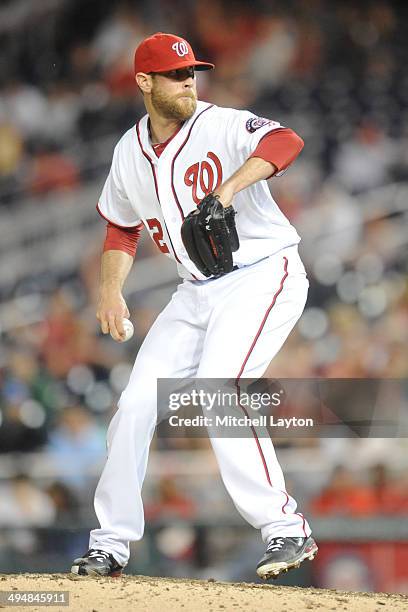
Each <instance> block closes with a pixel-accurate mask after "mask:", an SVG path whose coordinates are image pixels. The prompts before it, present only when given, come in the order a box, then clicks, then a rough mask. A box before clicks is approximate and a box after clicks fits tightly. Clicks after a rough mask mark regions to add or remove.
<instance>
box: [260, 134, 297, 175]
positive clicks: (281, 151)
mask: <svg viewBox="0 0 408 612" xmlns="http://www.w3.org/2000/svg"><path fill="white" fill-rule="evenodd" d="M303 146H304V142H303V140H302V139H301V138H300V136H298V135H297V134H296V132H294V131H293V130H291V129H290V128H280V129H276V130H273V131H272V132H268V134H266V135H265V136H264V137H263V138H262V139H261V140H260V141H259V143H258V146H257V147H256V149H255V151H254V152H253V153H252V154H251V155H250V157H260V158H261V159H264V160H265V161H267V162H270V163H271V164H273V165H274V166H276V168H277V171H276V172H275V173H274V175H275V176H278V175H280V174H281V173H282V174H283V172H284V171H285V170H286V168H287V167H288V166H289V165H290V164H291V163H292V162H293V161H294V160H295V159H296V157H297V156H298V155H299V153H300V152H301V150H302V149H303ZM274 175H271V176H274ZM269 178H270V177H269Z"/></svg>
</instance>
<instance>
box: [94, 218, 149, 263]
mask: <svg viewBox="0 0 408 612" xmlns="http://www.w3.org/2000/svg"><path fill="white" fill-rule="evenodd" d="M142 229H143V225H142V224H140V225H136V226H134V227H118V226H117V225H114V224H113V223H110V221H108V223H107V224H106V238H105V242H104V245H103V251H104V252H105V251H111V250H115V251H124V252H125V253H128V254H129V255H130V256H131V257H134V256H135V254H136V249H137V244H138V242H139V239H140V234H141V233H142Z"/></svg>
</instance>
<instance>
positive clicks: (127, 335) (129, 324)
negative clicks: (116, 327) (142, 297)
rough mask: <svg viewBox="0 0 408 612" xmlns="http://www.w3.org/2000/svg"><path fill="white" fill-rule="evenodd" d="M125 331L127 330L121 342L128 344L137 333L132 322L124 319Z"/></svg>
mask: <svg viewBox="0 0 408 612" xmlns="http://www.w3.org/2000/svg"><path fill="white" fill-rule="evenodd" d="M123 329H124V330H125V337H124V338H123V339H122V340H121V342H126V341H127V340H130V339H131V337H132V336H133V332H134V331H135V328H134V327H133V323H132V321H129V319H123Z"/></svg>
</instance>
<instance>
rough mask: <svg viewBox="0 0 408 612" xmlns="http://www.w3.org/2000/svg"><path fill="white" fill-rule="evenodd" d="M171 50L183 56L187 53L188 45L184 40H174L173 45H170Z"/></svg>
mask: <svg viewBox="0 0 408 612" xmlns="http://www.w3.org/2000/svg"><path fill="white" fill-rule="evenodd" d="M171 48H172V49H173V51H175V52H176V53H177V55H178V56H179V57H183V56H184V55H188V47H187V45H186V43H185V42H184V41H182V42H175V43H174V45H172V46H171Z"/></svg>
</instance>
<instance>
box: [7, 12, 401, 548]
mask: <svg viewBox="0 0 408 612" xmlns="http://www.w3.org/2000/svg"><path fill="white" fill-rule="evenodd" d="M407 23H408V12H407V9H406V8H405V7H404V5H403V3H401V4H400V3H392V2H385V1H381V0H372V1H369V0H367V1H365V2H359V3H355V2H341V3H338V2H334V1H330V0H326V1H325V0H314V1H313V2H307V1H300V2H291V1H289V2H281V1H274V2H266V1H264V0H255V1H253V2H245V1H243V0H235V2H233V3H231V2H229V1H227V0H190V1H189V2H183V3H182V2H180V1H179V0H149V2H143V1H141V0H139V1H137V2H136V1H134V0H132V1H119V0H116V1H114V0H99V1H98V2H96V1H94V0H43V1H42V2H38V3H30V2H25V1H24V0H3V1H2V2H1V3H0V40H1V47H2V58H1V61H0V213H1V211H8V212H10V211H11V212H12V211H13V207H16V206H19V207H21V206H24V202H25V199H26V198H31V200H30V205H31V206H32V205H33V201H34V202H35V205H36V206H41V203H42V200H43V199H44V198H53V197H55V198H58V195H59V193H60V192H62V191H63V192H66V190H71V191H72V192H73V193H76V192H78V194H80V193H81V191H80V190H81V187H83V186H84V185H85V184H86V183H87V182H88V181H93V182H97V183H98V184H100V185H102V182H103V180H104V177H105V175H106V172H107V171H108V164H109V159H110V155H111V151H110V150H109V151H105V150H104V143H105V140H104V139H105V138H106V137H109V138H111V137H115V138H119V136H120V134H121V133H122V132H123V131H124V130H126V129H128V128H129V127H131V126H132V125H133V124H134V123H135V121H136V120H137V119H138V118H139V117H140V116H141V115H142V114H144V107H143V104H142V100H141V98H140V97H139V95H138V93H137V91H136V88H135V83H134V78H133V67H132V61H133V51H134V48H135V47H136V46H137V44H138V43H139V42H140V41H141V40H142V39H143V38H144V37H145V36H147V35H149V34H151V33H152V32H154V31H158V30H162V31H168V32H175V33H178V34H180V35H182V36H185V37H186V38H187V39H188V40H189V41H190V42H191V43H192V46H193V48H194V49H195V51H196V54H197V56H199V57H202V58H204V59H208V60H209V61H212V62H214V63H215V64H216V70H215V71H214V73H211V74H207V73H206V74H204V73H203V74H201V75H199V77H198V89H199V95H200V97H201V99H205V100H210V101H212V102H214V103H216V104H220V105H223V106H233V107H236V108H248V109H251V110H253V111H254V112H256V113H258V114H259V115H261V116H266V117H270V118H272V119H275V120H278V121H280V122H281V123H282V124H284V125H288V126H289V127H292V128H293V129H295V130H296V131H297V132H298V133H299V134H300V135H301V136H302V137H303V139H304V140H305V143H306V146H305V149H304V151H303V152H302V154H301V156H300V158H299V159H298V160H297V161H296V164H295V165H294V166H293V168H291V169H290V170H289V171H288V172H287V173H286V174H285V176H283V177H282V178H280V179H272V180H271V181H270V188H271V191H272V193H273V195H274V197H275V198H276V200H277V202H278V203H279V205H280V206H281V208H282V210H283V211H284V213H285V214H286V215H287V216H288V217H289V218H290V219H291V221H292V222H293V223H294V225H295V226H296V227H297V228H298V230H299V233H300V234H301V235H302V243H301V250H302V256H303V258H304V261H305V264H306V267H307V271H308V276H309V278H310V282H311V286H310V293H309V300H308V304H307V308H306V310H305V313H304V315H303V317H302V319H301V321H300V323H299V325H298V326H297V328H296V330H295V331H294V332H293V333H292V335H291V336H290V338H289V340H288V342H287V343H286V344H285V347H284V349H283V350H282V351H281V353H280V354H279V355H278V356H277V357H276V359H275V360H274V361H273V363H272V364H271V365H270V368H269V369H268V372H267V374H268V375H270V376H272V377H288V378H301V377H305V378H309V377H334V378H336V377H337V378H343V377H350V378H360V377H362V378H364V377H366V378H382V377H384V378H387V377H388V378H404V377H406V376H407V371H408V360H407V357H406V346H407V345H408V331H407V330H408V287H407V257H406V254H407V249H406V247H407V240H406V235H407V232H406V226H407V210H406V204H405V208H404V205H402V206H401V205H400V204H398V205H396V197H395V193H396V192H395V191H393V189H394V188H395V186H397V188H400V189H401V190H403V189H404V184H405V182H406V181H407V180H408V112H407V110H406V108H407V102H408V75H407V73H406V68H405V64H406V56H407V52H408V39H407V37H406V26H407ZM381 190H383V191H381ZM401 193H402V194H404V192H403V191H402V192H401ZM78 197H80V195H79V196H78ZM56 201H57V200H56ZM400 201H403V203H404V202H406V201H407V199H406V198H405V199H404V198H403V197H402V198H401V197H400V198H399V200H398V202H400ZM29 214H35V212H34V213H33V212H32V210H30V211H29ZM100 223H101V224H103V222H102V220H101V221H100ZM0 239H1V227H0ZM100 248H101V245H95V250H94V252H93V253H92V254H91V255H89V254H87V255H86V256H84V257H83V259H82V262H81V266H80V268H79V269H75V270H71V272H70V273H69V274H68V275H65V276H64V277H60V276H59V275H58V273H57V272H55V271H54V270H53V267H52V262H51V259H52V258H51V257H50V270H49V271H48V273H47V277H46V278H45V277H42V278H34V279H30V282H31V287H33V286H34V287H35V285H36V283H37V284H38V292H39V294H40V293H41V292H42V293H41V298H45V304H46V307H45V310H44V316H43V317H42V319H41V320H40V321H36V322H34V323H32V324H30V325H26V326H19V327H16V328H14V329H8V330H7V331H4V332H2V330H1V329H0V339H1V342H2V349H1V355H0V453H2V454H4V455H6V454H7V456H9V455H10V454H11V456H13V457H14V458H15V462H14V463H13V468H12V469H11V471H10V474H9V476H10V477H9V478H8V479H7V478H6V477H5V475H4V474H3V475H2V477H3V478H4V481H3V483H2V484H0V487H1V491H0V527H2V526H8V527H22V526H27V525H34V526H37V527H41V526H53V525H54V526H57V525H60V524H63V523H64V522H66V523H71V524H75V521H76V520H80V519H81V517H82V519H84V516H86V517H87V518H89V515H87V514H86V512H89V507H88V506H89V501H90V491H91V492H92V487H93V486H94V484H95V477H96V476H95V474H96V473H97V472H98V469H99V467H100V465H101V464H102V463H103V459H104V457H105V453H106V447H105V431H106V426H107V423H108V421H109V419H110V417H111V415H112V414H113V412H114V410H115V404H116V400H117V397H118V395H119V393H120V392H121V390H122V389H123V388H124V386H125V384H126V381H127V379H128V377H129V374H130V370H131V367H132V363H133V360H134V356H135V354H136V352H137V349H138V347H139V346H140V344H141V342H142V341H143V338H144V336H145V334H146V332H147V330H148V329H149V327H150V325H151V323H152V321H153V320H154V318H155V317H156V315H157V314H158V312H159V310H160V309H161V306H162V304H161V303H159V302H160V300H159V299H158V300H155V299H154V298H152V297H149V295H146V294H145V293H142V294H134V295H130V296H129V307H130V310H131V316H132V319H133V321H134V322H135V327H136V332H135V336H134V338H133V339H132V341H131V342H130V343H127V344H126V345H121V346H119V345H115V343H114V342H113V341H112V340H110V339H109V337H108V338H106V337H104V336H102V335H101V333H100V332H99V330H98V327H97V322H96V320H95V317H94V311H95V299H96V294H97V278H98V266H99V253H100ZM27 249H28V250H29V245H28V247H27ZM154 254H155V251H154V245H152V244H150V243H146V242H143V243H142V245H141V247H140V249H139V253H138V256H137V257H138V258H142V259H143V258H144V257H151V256H153V255H154ZM158 265H160V260H159V263H158ZM40 287H42V289H40ZM19 289H20V287H19V284H18V283H17V282H16V284H15V285H14V286H11V287H10V286H9V285H8V286H7V287H6V288H5V287H2V279H1V278H0V292H1V295H2V296H3V297H4V299H5V300H6V299H9V300H12V299H13V298H15V297H16V296H18V295H19ZM389 442H390V447H392V446H393V445H394V446H395V444H396V442H395V440H390V441H389ZM304 444H305V446H306V447H307V446H308V445H311V444H312V443H311V442H310V441H304ZM286 445H287V446H290V443H287V444H286ZM294 446H296V447H298V446H299V442H296V443H294ZM154 448H155V449H156V450H160V449H166V450H171V449H176V450H178V449H190V450H194V449H199V450H202V449H207V448H208V444H207V442H206V441H204V442H203V441H201V442H199V441H197V440H184V441H183V440H177V441H171V440H169V439H167V440H156V441H155V443H154ZM32 452H34V453H39V454H44V456H46V457H47V458H50V459H51V461H52V465H53V466H54V472H55V474H49V475H48V476H46V475H45V476H44V477H43V480H42V481H41V479H40V480H39V481H37V480H35V479H34V478H32V477H31V476H30V466H29V465H28V466H27V465H26V464H25V462H24V456H25V453H32ZM56 474H57V476H56ZM150 493H151V494H150ZM150 493H149V492H148V497H147V506H146V514H147V517H148V518H151V519H152V520H158V521H159V520H161V519H163V518H165V517H166V516H171V515H174V516H176V517H177V516H178V517H179V518H185V519H193V518H194V517H195V516H196V515H197V512H198V509H199V508H200V507H201V506H202V503H203V500H202V498H200V496H199V495H198V496H197V495H194V494H192V493H191V492H188V491H186V490H185V488H183V487H181V488H180V483H178V482H177V479H174V478H173V477H172V476H167V477H166V476H164V477H163V479H162V480H159V481H158V482H157V485H156V488H155V489H154V490H152V491H151V492H150ZM305 503H306V507H305V511H307V510H308V509H309V511H311V512H313V513H315V514H321V515H346V516H370V515H371V516H372V515H378V514H379V515H384V514H385V515H390V514H401V513H405V514H406V513H407V512H408V482H407V480H406V478H402V477H400V475H399V474H397V473H394V472H392V471H391V472H389V471H388V469H387V467H386V466H385V465H377V466H373V467H372V468H371V469H368V470H366V471H365V472H364V471H362V472H361V473H360V474H357V473H353V472H350V471H349V470H348V469H347V468H346V467H345V466H340V465H339V466H337V467H336V468H335V469H334V471H333V474H331V475H330V474H327V482H326V483H322V484H321V487H320V489H319V490H318V491H314V492H309V495H306V497H305ZM86 508H88V510H86ZM81 513H82V514H81ZM84 513H85V514H84ZM2 537H3V536H0V552H1V545H2V544H5V542H4V537H3V540H2ZM6 540H7V538H6ZM176 540H177V538H176ZM7 542H8V544H7ZM7 542H6V544H7V545H9V544H10V542H9V541H7ZM13 542H14V544H13V545H16V546H17V547H18V546H20V549H21V550H27V551H29V550H33V547H34V549H35V546H36V543H35V542H34V541H32V540H30V537H29V536H27V538H26V539H23V540H21V534H20V536H18V537H17V536H15V538H14V540H13ZM16 542H17V543H16ZM71 544H72V542H71V543H69V542H68V543H67V545H71ZM162 544H163V547H164V548H165V547H166V542H164V540H163V542H162ZM190 544H191V542H190V541H188V542H187V543H186V547H187V548H188V546H189V545H190ZM30 546H31V548H30ZM75 552H78V551H75Z"/></svg>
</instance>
